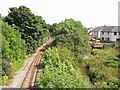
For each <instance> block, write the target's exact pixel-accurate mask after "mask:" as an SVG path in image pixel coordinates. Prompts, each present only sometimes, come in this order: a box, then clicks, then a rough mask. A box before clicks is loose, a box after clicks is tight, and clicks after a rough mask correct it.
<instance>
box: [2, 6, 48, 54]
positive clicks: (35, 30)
mask: <svg viewBox="0 0 120 90" xmlns="http://www.w3.org/2000/svg"><path fill="white" fill-rule="evenodd" d="M4 21H5V22H8V24H9V25H11V26H13V27H14V28H15V29H16V30H19V31H20V32H21V33H22V39H24V40H25V42H26V45H27V54H29V53H32V52H34V51H35V49H36V48H37V47H38V46H40V45H41V44H43V41H44V42H45V41H46V40H47V39H48V37H49V30H48V29H47V26H48V25H47V24H46V23H45V21H44V20H42V17H41V16H35V15H34V14H33V13H32V12H31V10H30V9H29V8H27V7H25V6H19V8H17V7H12V8H10V11H9V14H8V15H7V16H6V17H5V18H4Z"/></svg>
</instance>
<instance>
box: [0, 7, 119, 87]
mask: <svg viewBox="0 0 120 90" xmlns="http://www.w3.org/2000/svg"><path fill="white" fill-rule="evenodd" d="M0 18H1V16H0ZM0 24H1V25H2V33H1V34H0V35H1V36H2V59H3V60H2V65H3V67H2V68H3V70H2V76H3V77H2V79H3V83H4V84H3V85H8V82H7V81H8V80H10V79H11V78H12V77H13V75H14V72H15V71H17V70H19V69H20V68H21V67H22V66H23V62H24V59H25V58H27V57H30V56H31V55H32V53H33V52H35V50H36V49H37V48H38V47H39V46H41V45H42V44H43V43H45V42H46V41H47V40H48V39H49V38H50V37H54V41H53V43H52V45H51V47H50V48H49V49H48V50H47V51H46V53H45V55H44V61H43V63H44V64H45V69H44V71H43V72H41V75H40V76H39V77H38V79H37V85H38V87H40V88H93V87H95V88H117V87H118V86H119V84H120V83H119V81H118V68H119V65H118V62H119V61H120V53H119V50H120V46H115V47H114V48H113V47H111V48H106V49H103V50H98V49H94V50H92V55H91V56H90V57H89V58H87V59H83V56H84V55H89V54H90V53H91V48H90V46H89V40H90V37H89V36H88V31H87V29H86V28H85V27H84V26H83V25H82V23H81V22H80V21H75V20H74V19H65V20H64V21H62V22H60V23H54V24H53V25H49V24H46V22H45V21H44V20H43V19H42V17H41V16H36V15H34V14H33V13H32V12H31V10H30V9H29V8H27V7H25V6H19V7H18V8H17V7H12V8H10V11H9V14H8V15H7V16H6V17H2V23H0ZM81 62H82V64H85V66H86V68H87V71H88V73H87V74H82V72H83V71H82V70H81V69H80V65H81V64H80V63H81ZM83 70H85V69H83ZM87 75H88V76H87Z"/></svg>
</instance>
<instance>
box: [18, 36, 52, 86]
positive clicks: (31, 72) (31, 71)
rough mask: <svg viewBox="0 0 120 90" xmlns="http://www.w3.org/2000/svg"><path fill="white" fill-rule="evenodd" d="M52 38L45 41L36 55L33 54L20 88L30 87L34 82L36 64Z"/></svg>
mask: <svg viewBox="0 0 120 90" xmlns="http://www.w3.org/2000/svg"><path fill="white" fill-rule="evenodd" d="M52 41H53V38H50V39H49V40H48V41H47V43H45V44H44V45H43V46H42V47H41V49H40V50H39V52H38V53H37V55H36V56H35V58H34V60H33V61H32V62H31V64H30V67H29V68H28V71H27V73H26V74H25V77H24V79H23V82H22V84H21V87H20V88H31V87H33V86H34V84H35V79H36V75H37V71H38V70H37V65H38V64H39V63H40V62H41V60H42V55H43V54H44V52H45V50H46V49H47V48H48V47H49V45H50V44H51V43H52Z"/></svg>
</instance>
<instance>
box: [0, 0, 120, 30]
mask: <svg viewBox="0 0 120 90" xmlns="http://www.w3.org/2000/svg"><path fill="white" fill-rule="evenodd" d="M118 2H119V0H1V2H0V14H2V16H6V15H7V14H8V11H9V8H10V7H19V6H20V5H25V6H26V7H28V8H30V10H31V11H32V12H33V13H34V14H35V15H39V16H42V18H43V19H44V20H45V21H46V23H49V24H53V23H59V22H61V21H64V20H65V19H69V18H73V19H75V20H76V21H81V22H82V24H83V26H85V27H87V28H89V27H97V26H103V25H109V26H117V25H118Z"/></svg>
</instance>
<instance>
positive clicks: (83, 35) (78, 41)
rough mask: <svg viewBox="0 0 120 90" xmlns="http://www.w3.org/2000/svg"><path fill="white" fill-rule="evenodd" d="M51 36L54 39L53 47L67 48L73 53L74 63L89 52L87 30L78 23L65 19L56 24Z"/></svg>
mask: <svg viewBox="0 0 120 90" xmlns="http://www.w3.org/2000/svg"><path fill="white" fill-rule="evenodd" d="M53 35H54V37H55V40H54V42H53V45H54V46H57V47H59V46H60V47H67V48H68V49H69V50H70V51H71V52H72V53H73V55H74V57H75V60H76V61H80V60H81V59H82V57H83V55H86V54H88V53H89V52H90V46H89V44H88V42H89V36H88V34H87V29H86V28H85V27H83V26H82V24H81V22H80V21H74V20H73V19H66V20H65V21H63V22H61V23H59V24H56V25H55V28H54V31H53Z"/></svg>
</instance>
